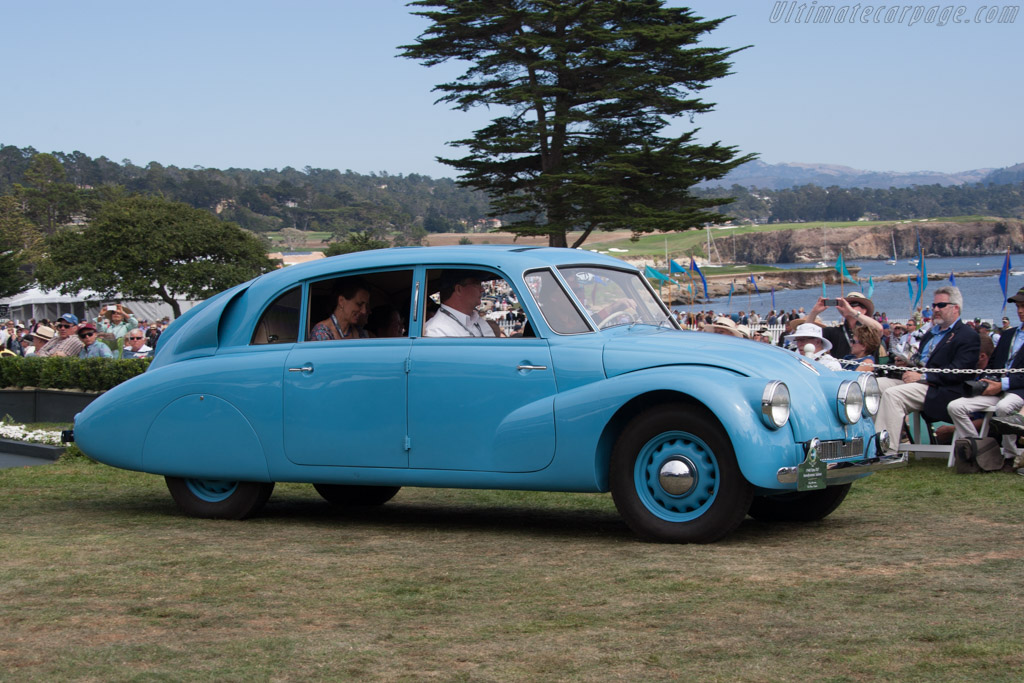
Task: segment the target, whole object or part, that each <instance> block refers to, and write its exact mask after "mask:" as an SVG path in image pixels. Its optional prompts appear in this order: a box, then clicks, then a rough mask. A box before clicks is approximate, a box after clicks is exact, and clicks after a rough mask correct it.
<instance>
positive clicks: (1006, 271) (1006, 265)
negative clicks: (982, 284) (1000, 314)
mask: <svg viewBox="0 0 1024 683" xmlns="http://www.w3.org/2000/svg"><path fill="white" fill-rule="evenodd" d="M1012 267H1013V266H1012V265H1010V250H1009V249H1007V250H1006V259H1004V260H1003V269H1002V270H1001V271H1000V272H999V286H1000V287H1001V288H1002V289H1003V310H1004V311H1005V310H1006V303H1007V302H1006V289H1007V287H1009V285H1010V268H1012Z"/></svg>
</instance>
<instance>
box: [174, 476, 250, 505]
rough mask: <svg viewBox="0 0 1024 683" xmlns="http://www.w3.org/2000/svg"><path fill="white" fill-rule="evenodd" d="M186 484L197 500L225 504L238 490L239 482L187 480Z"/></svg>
mask: <svg viewBox="0 0 1024 683" xmlns="http://www.w3.org/2000/svg"><path fill="white" fill-rule="evenodd" d="M185 484H186V485H187V486H188V490H189V491H191V492H192V494H193V495H194V496H195V497H196V498H199V499H200V500H204V501H206V502H207V503H220V502H223V501H225V500H227V499H228V498H230V497H231V494H232V493H234V492H235V490H236V489H237V488H238V482H237V481H228V480H226V479H186V480H185Z"/></svg>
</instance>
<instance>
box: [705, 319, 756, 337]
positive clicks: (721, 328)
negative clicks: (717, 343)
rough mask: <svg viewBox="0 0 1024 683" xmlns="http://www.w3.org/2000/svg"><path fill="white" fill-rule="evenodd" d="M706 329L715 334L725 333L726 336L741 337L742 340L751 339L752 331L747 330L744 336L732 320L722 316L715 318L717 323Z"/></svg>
mask: <svg viewBox="0 0 1024 683" xmlns="http://www.w3.org/2000/svg"><path fill="white" fill-rule="evenodd" d="M704 329H705V330H711V331H713V332H714V331H718V332H720V333H721V332H724V333H726V334H731V335H732V336H734V337H740V338H741V339H745V338H749V337H750V330H747V333H746V334H745V335H744V334H743V331H742V330H740V326H739V325H737V324H736V323H734V322H733V321H732V318H727V317H725V316H724V315H723V316H721V317H718V318H715V322H713V323H711V324H710V325H708V326H707V327H705V328H704Z"/></svg>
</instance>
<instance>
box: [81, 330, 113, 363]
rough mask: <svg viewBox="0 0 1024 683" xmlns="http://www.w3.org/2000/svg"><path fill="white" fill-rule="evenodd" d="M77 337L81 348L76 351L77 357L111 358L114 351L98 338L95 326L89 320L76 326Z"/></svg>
mask: <svg viewBox="0 0 1024 683" xmlns="http://www.w3.org/2000/svg"><path fill="white" fill-rule="evenodd" d="M77 334H78V338H79V339H80V340H81V342H82V350H81V351H79V352H78V357H79V358H83V359H84V358H113V357H114V352H113V351H111V350H110V347H109V346H107V345H106V344H104V343H103V342H101V341H100V340H99V336H98V333H97V332H96V326H95V325H93V324H92V323H91V322H84V323H82V324H81V325H79V326H78V332H77Z"/></svg>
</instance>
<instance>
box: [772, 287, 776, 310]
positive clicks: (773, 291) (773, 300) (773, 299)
mask: <svg viewBox="0 0 1024 683" xmlns="http://www.w3.org/2000/svg"><path fill="white" fill-rule="evenodd" d="M772 310H773V311H774V310H775V285H772Z"/></svg>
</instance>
